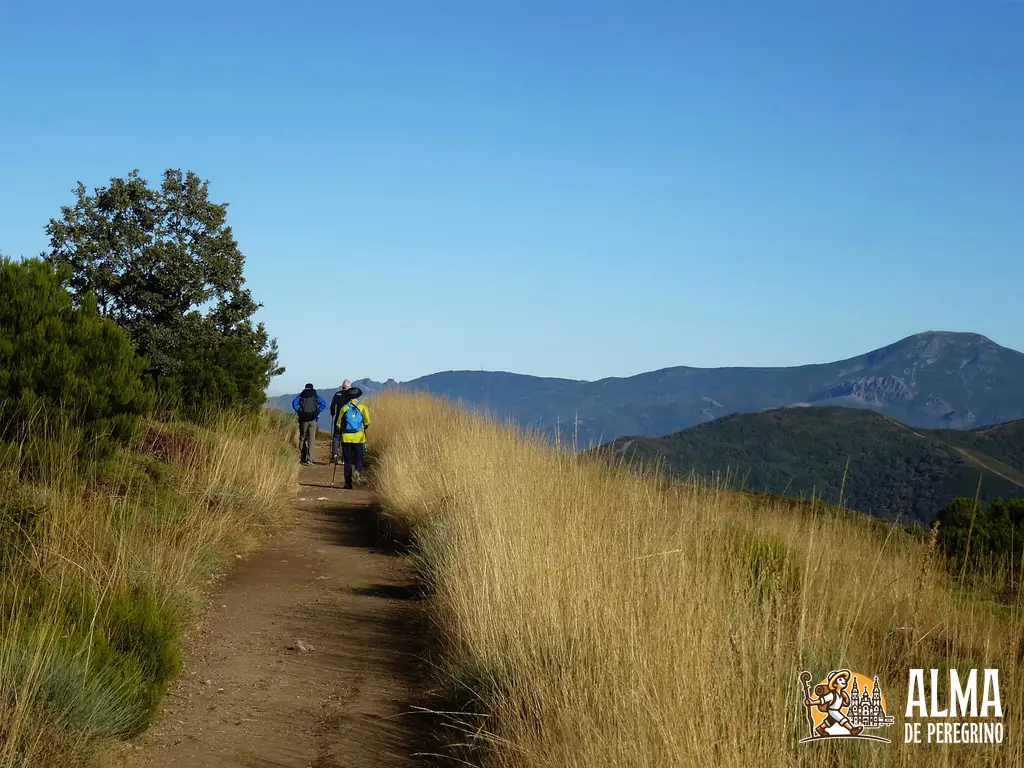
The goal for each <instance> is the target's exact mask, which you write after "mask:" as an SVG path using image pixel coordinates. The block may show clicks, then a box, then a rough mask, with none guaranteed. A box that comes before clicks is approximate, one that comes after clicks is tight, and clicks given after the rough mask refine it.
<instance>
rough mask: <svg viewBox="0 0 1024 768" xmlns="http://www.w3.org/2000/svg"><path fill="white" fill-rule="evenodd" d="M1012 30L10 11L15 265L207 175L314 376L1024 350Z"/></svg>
mask: <svg viewBox="0 0 1024 768" xmlns="http://www.w3.org/2000/svg"><path fill="white" fill-rule="evenodd" d="M1022 40H1024V3H1019V2H1007V1H999V2H983V1H981V0H979V1H978V2H954V1H953V0H930V1H929V2H911V1H910V0H907V1H905V2H899V1H897V2H871V1H870V0H856V1H855V2H817V1H815V2H770V1H768V0H747V1H745V2H723V1H722V0H714V2H712V1H711V0H708V2H702V3H696V2H682V1H681V0H680V1H678V2H675V1H673V2H667V1H666V2H662V3H641V2H627V0H615V1H614V2H606V1H602V0H589V1H586V2H585V1H584V0H573V1H571V2H569V1H565V0H544V1H543V2H541V0H532V1H522V0H474V2H469V1H468V0H462V1H456V0H399V1H388V0H373V2H335V3H327V2H324V3H318V4H311V3H302V2H296V3H280V2H275V3H265V2H245V3H243V2H233V1H232V2H218V1H217V0H205V1H204V2H194V1H193V0H188V1H187V2H177V3H143V2H137V0H133V1H132V2H130V3H129V2H96V3H81V2H71V1H69V0H65V1H64V2H50V3H45V4H42V3H29V2H17V1H16V0H0V180H2V182H0V250H3V251H4V252H6V253H8V254H11V255H15V256H18V255H24V256H29V255H35V254H37V253H38V252H39V251H41V250H43V249H44V248H45V247H46V245H47V241H46V236H45V233H44V231H43V228H44V226H45V224H46V222H47V220H48V219H49V217H51V216H54V215H57V214H58V212H59V208H60V206H61V205H62V204H65V203H68V202H70V201H71V199H72V196H71V192H70V190H71V189H72V187H73V186H74V184H75V183H76V182H77V181H79V180H81V181H83V182H85V184H86V185H87V186H88V187H89V188H90V189H91V188H93V187H95V186H98V185H105V184H106V183H107V182H108V181H109V179H110V177H112V176H122V175H124V174H126V173H128V172H129V171H130V170H131V169H132V168H136V167H138V168H139V169H140V170H141V171H142V172H143V174H144V175H145V176H146V177H147V178H149V179H150V180H151V181H155V180H158V178H159V175H160V173H161V172H162V170H163V169H165V168H167V167H175V168H182V169H192V170H195V171H196V172H198V173H199V174H200V175H201V176H202V177H204V178H206V179H208V180H210V182H211V194H212V197H213V198H214V199H215V200H217V201H226V202H229V203H230V209H229V222H230V223H231V224H232V226H233V228H234V230H235V234H236V237H237V238H238V240H239V243H240V245H241V247H242V250H243V252H244V253H245V254H246V257H247V274H248V280H249V284H250V287H251V289H252V291H253V293H254V295H255V297H256V298H257V299H258V300H259V301H262V302H263V303H264V305H265V308H264V309H263V310H261V313H260V317H261V318H262V319H263V320H264V321H265V322H266V324H267V326H268V327H269V329H270V331H271V332H272V334H273V335H275V336H276V337H277V338H278V340H279V342H280V345H281V354H282V361H283V363H284V364H285V365H286V366H287V367H288V372H287V373H286V374H285V375H284V376H283V377H281V378H280V379H278V380H276V381H275V382H274V384H273V385H272V391H275V392H276V391H281V390H294V389H296V388H297V387H301V385H302V384H303V383H304V382H305V381H306V380H312V381H313V382H314V383H316V384H317V385H318V386H323V387H325V388H326V387H329V386H332V385H336V384H337V383H338V381H340V379H341V378H343V377H345V376H348V377H350V378H353V379H354V378H361V377H364V376H369V377H373V378H378V379H381V378H386V377H389V376H391V377H395V378H397V379H400V380H406V379H409V378H413V377H415V376H419V375H423V374H426V373H430V372H433V371H437V370H446V369H451V368H470V369H500V370H511V371H517V372H522V373H531V374H539V375H551V376H566V377H572V378H587V379H593V378H600V377H603V376H610V375H630V374H634V373H638V372H641V371H644V370H651V369H655V368H660V367H665V366H670V365H684V364H685V365H699V366H718V365H788V364H800V363H809V362H820V361H825V360H831V359H837V358H841V357H846V356H850V355H853V354H857V353H860V352H863V351H867V350H868V349H871V348H875V347H878V346H881V345H884V344H886V343H889V342H892V341H895V340H897V339H899V338H902V337H903V336H906V335H909V334H911V333H915V332H918V331H921V330H927V329H944V330H964V331H975V332H979V333H984V334H986V335H988V336H990V337H991V338H992V339H993V340H995V341H996V342H998V343H1001V344H1004V345H1006V346H1011V347H1015V348H1017V349H1024V319H1022V316H1021V300H1022V295H1024V140H1022V137H1024V97H1022V90H1021V88H1022V83H1024V44H1022V43H1021V41H1022Z"/></svg>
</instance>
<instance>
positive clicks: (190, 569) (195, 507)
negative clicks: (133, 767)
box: [0, 414, 296, 768]
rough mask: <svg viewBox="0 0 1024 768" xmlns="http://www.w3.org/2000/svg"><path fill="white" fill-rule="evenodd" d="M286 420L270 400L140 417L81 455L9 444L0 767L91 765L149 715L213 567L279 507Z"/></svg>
mask: <svg viewBox="0 0 1024 768" xmlns="http://www.w3.org/2000/svg"><path fill="white" fill-rule="evenodd" d="M290 431H291V430H290V425H288V424H286V423H285V422H284V421H283V420H280V419H278V418H277V417H276V416H274V415H271V414H266V415H262V416H260V417H259V418H256V419H253V420H250V421H247V422H245V421H239V420H237V419H233V418H231V417H228V416H225V417H223V418H222V419H221V420H219V421H217V422H214V423H212V424H211V425H209V426H208V427H206V428H199V427H193V426H187V425H184V424H171V425H168V424H160V423H155V422H150V423H147V424H145V425H143V427H142V428H141V430H140V433H139V436H138V439H137V440H136V443H135V445H133V446H132V447H131V449H130V450H124V451H121V452H120V453H118V454H116V455H115V456H113V457H112V458H108V459H106V460H104V461H103V462H98V463H97V462H93V463H86V464H85V465H84V466H83V464H82V463H81V462H80V461H79V457H78V455H77V452H78V449H79V446H77V445H75V444H74V443H73V441H69V440H67V439H65V438H61V437H60V436H59V435H58V436H55V437H54V438H53V439H51V440H48V441H46V442H44V443H42V444H41V446H42V447H41V448H40V444H36V445H33V446H27V445H26V446H15V447H8V449H7V450H6V451H5V452H4V455H3V459H2V460H0V512H2V515H3V520H2V532H3V537H2V541H3V544H4V546H3V551H2V560H0V562H2V566H3V567H2V569H0V598H2V608H0V737H2V738H0V767H2V768H8V767H9V766H41V765H61V766H66V765H87V764H88V763H89V762H90V761H92V760H95V759H96V758H97V757H98V756H100V755H102V754H103V752H104V750H105V749H106V748H107V747H109V746H111V745H112V744H113V743H115V742H116V741H118V740H121V739H125V738H128V737H131V736H133V735H135V734H137V733H139V732H140V731H141V730H142V729H144V728H145V726H146V725H147V724H148V722H149V721H150V719H151V717H152V715H153V714H154V713H155V710H156V707H157V705H158V704H159V701H160V697H161V696H162V693H163V690H164V688H165V686H166V685H167V683H168V682H169V681H170V679H171V678H172V677H173V676H174V674H176V672H177V671H178V664H179V653H180V648H179V643H180V634H181V631H182V629H183V627H184V626H185V625H187V623H188V622H189V620H190V619H191V618H192V617H193V612H194V610H195V608H196V606H197V599H198V597H199V596H200V594H201V591H202V589H203V587H204V585H205V584H206V583H207V581H208V580H209V578H210V576H211V574H212V572H213V571H214V570H215V569H217V568H219V567H221V566H222V565H223V564H224V563H225V561H234V555H235V554H241V553H243V552H244V551H245V550H247V549H248V548H250V547H251V546H253V544H254V543H255V542H256V541H258V539H259V538H260V537H261V536H263V535H264V534H265V533H266V532H268V530H270V529H271V528H273V527H275V526H277V525H279V524H280V523H281V522H282V520H283V519H284V517H283V512H284V511H285V510H286V509H287V508H288V506H289V499H288V496H289V492H290V491H291V490H292V489H293V487H294V480H295V466H296V462H295V456H294V451H293V449H292V448H291V447H290V446H289V441H290V440H291V437H290ZM29 453H31V454H32V456H33V459H32V460H33V466H32V467H28V466H27V465H26V464H25V461H26V460H27V459H26V456H27V455H28V454H29Z"/></svg>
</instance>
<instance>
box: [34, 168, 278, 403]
mask: <svg viewBox="0 0 1024 768" xmlns="http://www.w3.org/2000/svg"><path fill="white" fill-rule="evenodd" d="M208 187H209V185H208V183H207V182H204V181H202V180H200V178H199V177H198V176H197V175H196V174H194V173H192V172H191V171H189V172H188V173H186V174H182V173H181V171H178V170H168V171H166V172H165V173H164V177H163V181H162V184H161V185H160V187H159V188H158V189H151V188H150V187H149V186H148V185H147V182H146V181H145V179H142V178H141V177H140V176H139V175H138V172H137V171H133V172H132V173H131V174H129V175H128V177H127V178H124V179H120V178H114V179H111V182H110V186H108V187H102V188H98V189H96V190H95V191H94V193H93V194H92V195H90V194H88V193H87V192H86V189H85V186H84V185H83V184H81V183H79V184H78V187H77V188H76V190H75V196H76V200H75V204H74V205H73V206H64V207H63V208H62V217H61V218H60V219H51V221H50V224H49V226H48V227H47V232H48V234H49V235H50V246H51V250H50V252H49V254H48V255H47V258H48V259H49V260H51V261H52V262H54V263H56V264H60V265H64V266H66V267H68V268H69V270H70V273H71V289H72V293H73V294H74V295H75V296H76V297H77V298H78V299H79V300H84V297H85V296H86V295H87V293H89V292H92V293H94V294H95V295H96V297H97V301H98V307H99V311H100V312H101V313H102V314H103V315H104V316H105V317H110V318H112V319H113V320H115V321H116V322H117V323H119V324H120V325H122V326H123V327H124V328H126V329H127V330H128V333H129V335H130V337H131V340H132V342H133V343H134V344H135V347H136V349H137V350H138V351H139V353H140V354H142V355H144V356H146V357H147V358H148V360H149V368H148V372H149V374H150V375H152V376H153V377H154V378H155V379H157V380H158V382H159V384H158V386H159V389H160V392H161V394H162V395H163V396H165V397H169V398H170V401H171V404H172V405H176V406H181V407H183V408H186V409H189V408H193V409H196V408H198V409H201V408H204V407H207V404H208V403H211V404H212V405H213V406H214V407H216V406H222V405H244V406H249V407H258V406H260V405H262V403H263V399H264V398H263V392H264V391H265V389H266V387H267V385H268V384H269V382H270V379H271V378H272V377H273V376H275V375H277V374H279V373H281V372H283V369H282V368H280V367H279V366H278V364H277V344H276V342H275V341H273V340H270V339H269V338H268V336H267V332H266V329H265V328H264V326H263V324H262V323H254V322H253V316H254V315H255V313H256V310H257V309H258V308H259V306H260V305H259V304H257V303H256V302H255V301H254V300H253V298H252V296H251V295H250V293H249V290H248V289H247V288H246V287H245V278H244V277H243V274H242V269H243V266H244V261H245V259H244V257H243V255H242V253H241V251H240V250H239V249H238V245H237V243H236V242H235V239H234V236H233V235H232V232H231V228H230V227H229V226H227V224H226V223H225V222H226V218H227V204H220V203H214V202H212V201H210V199H209V196H208Z"/></svg>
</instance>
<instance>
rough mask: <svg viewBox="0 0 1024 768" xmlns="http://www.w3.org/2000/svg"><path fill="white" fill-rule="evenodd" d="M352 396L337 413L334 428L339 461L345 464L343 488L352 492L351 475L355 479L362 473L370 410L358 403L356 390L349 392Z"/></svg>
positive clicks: (358, 393) (359, 393)
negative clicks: (339, 446) (338, 439)
mask: <svg viewBox="0 0 1024 768" xmlns="http://www.w3.org/2000/svg"><path fill="white" fill-rule="evenodd" d="M349 392H351V393H352V394H353V395H354V396H353V397H352V399H351V400H349V401H348V403H346V404H345V405H344V406H343V407H342V408H341V409H340V410H339V411H338V413H337V415H336V416H335V418H336V419H337V421H336V422H335V424H334V426H335V429H336V430H337V432H338V434H340V435H341V460H342V461H343V462H344V463H345V487H346V488H348V489H349V490H352V473H353V471H354V472H355V476H356V479H357V480H358V479H359V473H360V472H362V471H363V459H364V458H365V456H366V430H367V429H369V427H370V409H369V408H367V407H366V405H364V404H363V403H361V402H359V395H361V394H362V392H360V391H359V390H358V388H355V387H353V389H351V390H349Z"/></svg>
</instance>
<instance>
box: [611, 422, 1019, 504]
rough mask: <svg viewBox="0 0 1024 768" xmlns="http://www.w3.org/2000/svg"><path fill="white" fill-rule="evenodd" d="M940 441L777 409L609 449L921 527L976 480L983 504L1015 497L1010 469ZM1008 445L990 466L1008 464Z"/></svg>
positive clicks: (881, 425)
mask: <svg viewBox="0 0 1024 768" xmlns="http://www.w3.org/2000/svg"><path fill="white" fill-rule="evenodd" d="M947 434H948V433H947V432H945V431H943V432H928V431H924V430H913V429H911V428H909V427H907V426H905V425H903V424H900V423H899V422H897V421H894V420H893V419H889V418H886V417H885V416H880V415H879V414H876V413H873V412H871V411H862V410H856V409H851V408H783V409H777V410H773V411H765V412H762V413H751V414H739V415H735V416H728V417H725V418H723V419H718V420H716V421H712V422H709V423H707V424H701V425H699V426H696V427H692V428H690V429H687V430H684V431H682V432H677V433H676V434H673V435H668V436H666V437H663V438H622V439H620V440H617V441H615V443H613V444H612V446H611V449H613V450H614V452H615V453H617V454H619V455H621V456H624V457H625V458H627V459H634V460H641V461H643V462H644V463H645V464H648V463H652V462H654V461H661V462H662V464H663V466H664V468H665V469H666V470H667V471H669V472H670V473H672V474H674V475H676V476H682V477H686V476H688V475H689V474H690V473H691V472H695V473H696V474H697V475H699V476H708V475H714V474H719V475H721V476H723V477H724V476H725V475H726V474H727V473H729V474H731V479H730V480H731V484H734V485H736V484H739V483H741V482H742V484H743V485H744V487H746V488H749V489H751V490H753V491H766V492H769V493H774V494H781V495H787V496H794V497H804V498H807V497H810V496H811V495H815V496H817V497H818V498H820V499H822V500H823V501H825V502H828V503H831V504H835V503H839V501H840V498H839V495H840V490H842V493H843V499H842V503H843V505H844V506H846V507H849V508H852V509H856V510H858V511H861V512H868V513H871V514H874V515H877V516H879V517H883V518H886V519H888V520H897V519H899V520H900V521H901V522H904V523H917V524H921V523H924V524H928V523H930V522H931V521H932V520H933V519H934V517H935V514H936V513H937V512H938V511H939V509H941V508H942V507H943V505H945V504H946V503H947V502H949V501H950V500H951V499H954V498H956V497H958V496H970V497H971V498H973V497H974V494H975V492H976V490H977V488H978V480H979V477H980V478H981V481H982V482H981V499H982V501H989V500H992V499H994V498H996V497H997V496H1002V497H1004V498H1012V497H1016V496H1024V480H1022V482H1021V483H1020V484H1018V483H1017V482H1016V478H1015V477H1014V473H1015V472H1016V470H1014V469H1012V468H1010V467H1006V466H1005V465H1003V464H1002V463H1001V461H1000V459H999V458H997V457H992V456H981V455H980V454H974V453H968V454H964V453H961V452H960V451H959V450H958V449H957V446H955V445H951V444H950V443H948V442H945V440H944V438H945V436H946V435H947ZM957 434H964V435H970V434H972V433H957ZM1013 434H1019V433H1016V432H1014V433H1013ZM1008 445H1009V443H1007V445H1006V446H1004V449H1002V450H1001V453H1000V454H999V457H1004V456H1008V455H1009V454H1008V453H1007V452H1006V450H1005V449H1006V447H1007V446H1008ZM847 462H849V463H847ZM1000 468H1002V469H1000ZM993 470H995V471H993ZM844 475H845V484H844Z"/></svg>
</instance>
